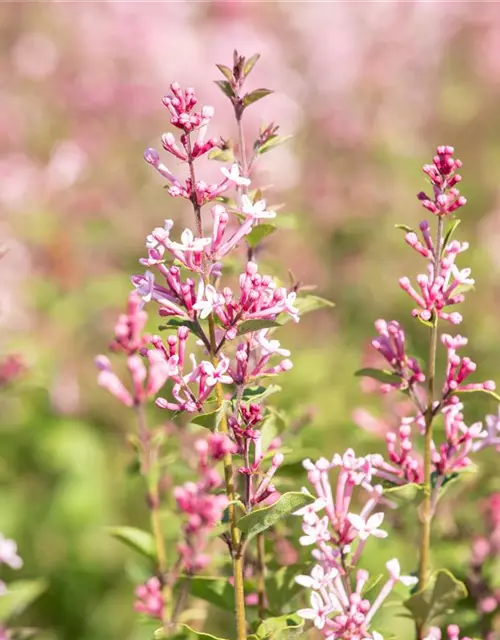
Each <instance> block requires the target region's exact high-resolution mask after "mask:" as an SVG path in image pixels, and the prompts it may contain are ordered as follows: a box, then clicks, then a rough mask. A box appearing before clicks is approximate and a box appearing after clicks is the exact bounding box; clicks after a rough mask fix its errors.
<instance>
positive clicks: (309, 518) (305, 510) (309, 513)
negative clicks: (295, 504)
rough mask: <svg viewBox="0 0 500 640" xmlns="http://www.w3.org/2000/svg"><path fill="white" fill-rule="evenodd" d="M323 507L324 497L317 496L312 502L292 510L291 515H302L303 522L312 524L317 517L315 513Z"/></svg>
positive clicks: (324, 504)
mask: <svg viewBox="0 0 500 640" xmlns="http://www.w3.org/2000/svg"><path fill="white" fill-rule="evenodd" d="M325 507H326V500H325V498H318V499H317V500H315V501H314V502H313V503H312V504H306V506H305V507H301V508H300V509H297V511H294V512H293V515H294V516H302V517H303V518H304V522H306V523H307V524H313V523H314V522H316V520H317V519H318V516H317V515H316V513H317V512H318V511H321V509H324V508H325Z"/></svg>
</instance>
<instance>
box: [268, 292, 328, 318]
mask: <svg viewBox="0 0 500 640" xmlns="http://www.w3.org/2000/svg"><path fill="white" fill-rule="evenodd" d="M294 306H295V307H297V309H298V310H299V315H300V316H303V315H305V314H306V313H310V312H311V311H318V309H331V308H333V307H334V306H335V303H334V302H331V300H326V299H325V298H321V297H320V296H316V295H310V294H308V295H299V296H297V299H296V300H295V304H294ZM290 320H291V318H290V316H289V315H288V314H287V315H283V314H282V315H281V316H280V321H281V322H282V323H285V322H289V321H290Z"/></svg>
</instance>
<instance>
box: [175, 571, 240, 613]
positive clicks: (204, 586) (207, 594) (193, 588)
mask: <svg viewBox="0 0 500 640" xmlns="http://www.w3.org/2000/svg"><path fill="white" fill-rule="evenodd" d="M186 581H187V582H188V583H189V593H190V594H191V595H192V596H193V597H194V598H199V599H200V600H204V601H205V602H209V603H210V604H213V605H214V606H215V607H219V609H224V610H225V611H234V607H235V600H234V587H233V585H231V584H229V582H228V581H227V578H217V577H209V576H193V577H191V578H189V577H186V576H182V577H181V578H180V579H179V581H178V582H179V586H182V584H183V583H185V582H186Z"/></svg>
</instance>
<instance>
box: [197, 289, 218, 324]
mask: <svg viewBox="0 0 500 640" xmlns="http://www.w3.org/2000/svg"><path fill="white" fill-rule="evenodd" d="M221 301H222V300H221V296H220V295H219V294H218V293H217V291H216V289H215V287H213V286H212V285H211V284H208V285H207V286H206V287H205V285H204V284H203V282H200V286H199V289H198V296H197V301H196V303H195V304H194V305H193V309H196V311H198V312H199V316H200V318H202V319H204V318H207V317H208V316H209V315H210V314H211V313H212V312H213V311H214V310H215V309H216V308H217V307H218V306H219V305H220V304H221Z"/></svg>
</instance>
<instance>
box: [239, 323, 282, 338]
mask: <svg viewBox="0 0 500 640" xmlns="http://www.w3.org/2000/svg"><path fill="white" fill-rule="evenodd" d="M274 327H281V322H276V320H245V321H244V322H242V323H241V324H240V325H239V326H238V335H239V336H242V335H244V334H245V333H251V332H252V331H262V329H273V328H274Z"/></svg>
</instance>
